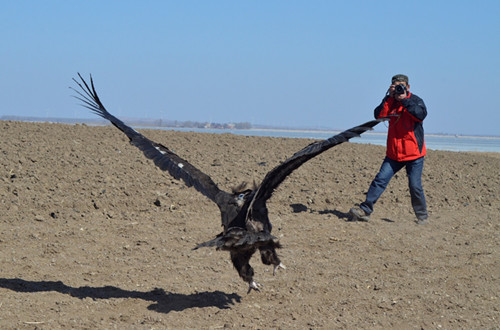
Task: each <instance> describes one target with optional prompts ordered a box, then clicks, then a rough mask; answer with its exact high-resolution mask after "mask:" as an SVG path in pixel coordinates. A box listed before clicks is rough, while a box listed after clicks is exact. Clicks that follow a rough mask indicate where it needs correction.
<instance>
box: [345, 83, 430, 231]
mask: <svg viewBox="0 0 500 330" xmlns="http://www.w3.org/2000/svg"><path fill="white" fill-rule="evenodd" d="M409 90H410V84H409V83H408V77H407V76H405V75H403V74H397V75H395V76H394V77H392V81H391V86H390V87H389V90H388V91H387V94H386V96H385V97H384V99H383V100H382V103H381V104H380V105H379V106H378V107H376V108H375V110H374V115H375V118H389V131H388V133H387V151H386V157H385V159H384V161H383V162H382V166H381V167H380V170H379V172H378V174H377V176H376V177H375V179H374V180H373V181H372V183H371V185H370V188H369V189H368V193H367V194H366V200H365V201H364V202H363V203H361V204H360V205H359V207H353V208H352V209H351V210H350V211H349V214H350V215H351V216H352V218H353V220H354V221H358V220H359V221H368V220H370V214H371V213H372V212H373V206H374V204H375V203H376V202H377V200H378V199H379V197H380V196H381V195H382V193H383V192H384V190H385V188H386V187H387V185H388V184H389V181H390V180H391V178H392V177H393V176H394V174H396V173H397V172H398V171H399V170H400V169H402V168H403V167H405V168H406V174H407V176H408V183H409V187H410V195H411V204H412V206H413V210H414V211H415V215H416V216H417V223H418V224H425V223H427V205H426V203H425V196H424V190H423V189H422V170H423V168H424V156H425V154H426V150H425V143H424V128H423V126H422V122H423V120H424V118H425V117H426V116H427V109H426V107H425V104H424V101H423V100H422V99H421V98H420V97H418V96H416V95H415V94H412V93H410V91H409Z"/></svg>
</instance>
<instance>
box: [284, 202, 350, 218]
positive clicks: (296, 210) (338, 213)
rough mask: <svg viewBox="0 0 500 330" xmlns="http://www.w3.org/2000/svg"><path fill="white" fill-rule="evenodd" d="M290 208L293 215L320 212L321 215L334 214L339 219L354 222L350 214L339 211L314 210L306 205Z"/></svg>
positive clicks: (296, 205) (292, 205) (295, 205)
mask: <svg viewBox="0 0 500 330" xmlns="http://www.w3.org/2000/svg"><path fill="white" fill-rule="evenodd" d="M290 207H291V208H292V212H293V213H301V212H310V213H315V212H318V213H319V214H333V215H335V216H336V217H337V218H339V219H342V220H344V221H352V217H351V216H350V215H349V213H345V212H341V211H339V210H313V209H310V208H308V207H307V206H306V205H304V204H300V203H297V204H290Z"/></svg>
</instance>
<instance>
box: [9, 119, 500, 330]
mask: <svg viewBox="0 0 500 330" xmlns="http://www.w3.org/2000/svg"><path fill="white" fill-rule="evenodd" d="M142 132H143V133H144V134H145V135H146V136H148V137H149V138H151V139H152V140H155V141H157V142H161V143H163V144H165V145H167V146H169V147H170V148H171V149H173V150H174V151H175V152H176V153H178V154H179V155H180V156H182V157H184V158H186V159H187V160H189V161H190V162H191V163H192V164H194V165H195V166H198V167H199V168H200V169H201V170H202V171H204V172H205V173H207V174H209V175H210V176H211V177H212V178H213V180H214V181H215V182H217V183H218V184H219V186H220V187H221V188H223V189H227V190H229V189H230V188H231V187H232V186H233V185H235V184H237V183H239V182H240V181H243V180H247V181H250V182H251V181H253V180H256V181H257V182H260V180H261V179H262V178H263V177H264V175H265V174H266V173H267V172H268V171H269V170H270V169H272V168H273V167H274V166H276V165H277V164H279V163H280V162H281V161H283V160H285V159H286V158H287V157H289V156H291V155H292V154H293V153H294V152H295V151H298V150H299V149H301V148H302V147H304V146H305V145H307V144H308V143H309V142H311V141H308V140H303V139H285V138H262V137H245V136H234V135H229V134H222V135H221V134H197V133H182V132H172V131H160V130H143V131H142ZM0 138H1V146H0V170H1V176H0V262H1V263H0V265H1V266H0V267H1V268H0V327H1V328H21V329H24V328H26V329H34V328H38V329H54V328H87V329H91V328H92V329H93V328H120V329H123V328H132V329H152V328H155V329H162V328H173V329H178V328H204V329H217V328H241V327H245V328H252V329H254V328H255V329H264V328H280V329H289V328H301V329H303V328H350V329H356V328H398V329H401V328H417V329H420V328H422V329H435V328H445V329H456V328H468V329H470V328H477V329H479V328H480V329H487V328H497V329H498V328H499V324H500V312H499V308H500V307H499V305H500V299H499V298H500V297H499V293H500V281H499V278H500V253H499V252H500V246H499V245H500V235H499V232H500V225H499V214H500V176H499V173H500V157H498V155H497V154H478V153H462V152H445V151H429V152H428V156H427V159H426V165H425V166H426V167H425V169H424V176H423V181H424V189H425V190H426V195H427V201H428V204H429V211H430V221H429V224H428V225H423V226H419V225H416V224H415V223H414V220H415V219H414V215H413V213H412V210H411V206H410V202H409V193H408V189H407V182H406V176H405V174H404V173H401V174H398V175H397V176H396V177H395V178H394V179H393V181H392V182H391V183H390V185H389V187H388V188H387V190H386V192H385V193H384V195H382V198H381V199H380V201H379V203H378V204H377V205H376V210H375V212H374V214H373V215H372V219H371V221H370V222H368V223H362V222H351V221H347V220H348V217H347V213H346V212H347V211H348V210H349V208H350V207H352V206H353V205H354V204H355V203H358V202H361V201H362V200H363V197H364V193H365V192H366V190H367V188H368V186H369V184H370V182H371V180H372V179H373V177H374V175H375V174H376V172H377V170H378V167H379V166H380V163H381V161H382V159H383V156H384V150H385V149H384V148H383V147H380V146H373V145H362V144H354V143H345V144H342V145H340V146H337V147H335V148H333V149H331V150H329V151H327V152H325V153H324V154H322V155H320V156H318V157H316V158H315V159H313V160H311V161H310V162H308V163H306V164H305V165H304V166H302V167H301V168H299V169H298V170H297V171H295V172H294V173H293V174H292V175H291V176H290V177H289V178H288V179H287V180H285V182H284V183H283V184H282V185H281V186H280V187H279V189H278V190H277V191H276V192H275V194H274V195H273V197H272V199H271V200H270V202H269V203H268V205H269V210H270V217H271V221H272V222H273V225H274V231H273V233H274V234H275V235H276V236H279V237H280V239H281V242H282V243H283V245H284V248H283V249H281V250H280V251H279V253H280V256H281V258H282V261H283V263H284V264H285V265H286V266H287V269H286V270H282V271H280V272H279V273H278V274H277V275H276V276H273V275H272V270H271V269H270V267H268V266H264V265H262V264H261V262H260V258H259V257H258V256H257V255H256V256H255V257H254V258H253V259H252V261H251V263H252V265H253V266H254V268H255V272H256V276H255V278H256V280H257V281H258V282H260V283H261V284H263V285H264V288H263V290H262V291H261V292H252V293H250V294H247V293H246V291H247V285H246V283H244V282H243V281H242V280H241V279H239V278H238V276H237V273H236V271H235V270H234V269H233V267H232V265H231V263H230V261H229V257H228V254H227V252H219V251H215V250H213V249H200V250H196V251H193V250H192V248H193V247H194V246H195V245H196V244H197V243H200V242H204V241H207V240H209V239H211V238H213V237H214V236H215V235H216V234H218V233H219V232H220V230H221V227H220V219H219V213H218V209H217V207H216V206H215V204H213V203H212V202H211V201H209V200H208V199H207V198H205V197H204V196H202V195H201V194H200V193H198V192H197V191H195V190H194V189H193V188H186V187H185V186H184V184H183V183H182V182H179V181H176V180H175V179H173V178H171V177H170V176H169V175H168V174H167V173H165V172H161V171H160V170H158V169H157V168H156V167H155V166H154V165H153V164H152V162H151V161H149V160H148V159H146V158H145V157H144V156H143V155H142V153H141V152H140V151H139V150H138V149H136V148H135V147H133V146H131V145H129V144H128V142H127V138H126V137H125V136H124V135H123V134H122V133H121V132H119V131H118V130H117V129H115V128H114V127H112V126H107V127H89V126H86V125H61V124H47V123H23V122H5V121H3V122H0Z"/></svg>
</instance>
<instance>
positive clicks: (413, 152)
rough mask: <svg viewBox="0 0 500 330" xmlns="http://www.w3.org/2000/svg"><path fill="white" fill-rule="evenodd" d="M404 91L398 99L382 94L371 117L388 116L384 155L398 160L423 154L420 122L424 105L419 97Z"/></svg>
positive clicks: (425, 111) (423, 145) (424, 113)
mask: <svg viewBox="0 0 500 330" xmlns="http://www.w3.org/2000/svg"><path fill="white" fill-rule="evenodd" d="M408 94H409V95H408V96H407V97H406V98H405V99H403V100H402V101H401V102H399V101H396V100H395V99H394V98H393V97H390V96H386V97H385V98H384V99H383V100H382V103H381V104H380V105H379V106H378V107H376V108H375V110H374V115H375V118H384V117H388V118H389V119H390V120H389V131H388V133H387V151H386V155H387V157H389V158H390V159H392V160H395V161H398V162H404V161H409V160H414V159H417V158H420V157H422V156H425V155H426V150H425V142H424V127H423V125H422V122H423V121H424V118H425V117H426V116H427V108H426V107H425V104H424V101H423V100H422V99H421V98H420V97H418V96H417V95H415V94H412V93H408Z"/></svg>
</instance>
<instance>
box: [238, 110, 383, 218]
mask: <svg viewBox="0 0 500 330" xmlns="http://www.w3.org/2000/svg"><path fill="white" fill-rule="evenodd" d="M381 121H383V120H381V119H378V120H372V121H369V122H367V123H364V124H362V125H359V126H356V127H353V128H351V129H348V130H346V131H344V132H342V133H340V134H337V135H334V136H332V137H330V138H328V139H326V140H322V141H317V142H313V143H311V144H310V145H308V146H307V147H305V148H304V149H302V150H300V151H299V152H297V153H295V154H294V155H293V156H292V157H290V158H288V159H287V160H285V161H284V162H283V163H282V164H280V165H278V166H276V167H275V168H274V169H272V170H271V171H270V172H269V173H267V175H266V176H265V178H264V180H262V183H261V184H260V186H259V188H258V190H257V192H256V193H255V195H254V198H253V200H252V201H251V204H250V207H249V208H248V212H249V213H250V212H254V211H256V210H257V209H259V208H261V207H263V206H264V204H265V203H266V201H267V200H268V199H269V198H270V197H271V195H272V194H273V192H274V190H275V189H276V188H277V187H278V186H279V185H280V184H281V182H283V180H285V178H286V177H287V176H288V175H290V173H292V172H293V171H294V170H296V169H297V168H299V167H300V166H301V165H302V164H304V163H305V162H307V161H308V160H310V159H311V158H313V157H316V156H317V155H319V154H320V153H322V152H324V151H326V150H328V149H330V148H332V147H334V146H336V145H338V144H341V143H344V142H346V141H349V139H350V138H352V137H356V136H360V135H361V134H362V133H364V132H366V131H367V130H371V129H372V128H373V127H375V125H377V124H378V123H379V122H381ZM248 218H249V214H247V219H248Z"/></svg>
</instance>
